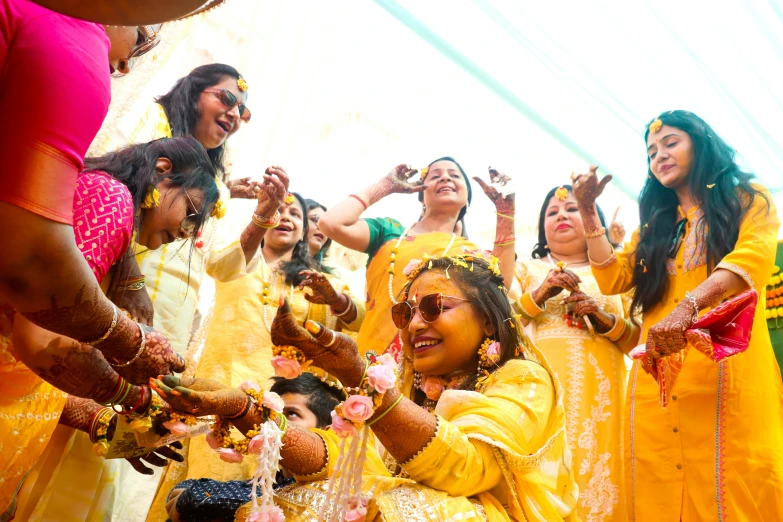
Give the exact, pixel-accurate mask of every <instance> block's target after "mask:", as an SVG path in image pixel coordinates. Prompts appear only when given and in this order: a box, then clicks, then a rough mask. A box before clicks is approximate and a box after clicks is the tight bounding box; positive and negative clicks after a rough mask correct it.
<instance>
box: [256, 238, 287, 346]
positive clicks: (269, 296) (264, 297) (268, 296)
mask: <svg viewBox="0 0 783 522" xmlns="http://www.w3.org/2000/svg"><path fill="white" fill-rule="evenodd" d="M261 259H262V261H263V263H261V280H262V281H263V284H264V286H263V288H264V289H263V291H262V292H261V310H262V314H261V317H262V319H263V320H264V327H265V328H266V331H267V332H269V333H270V334H271V333H272V330H271V328H270V326H269V318H268V317H267V316H266V305H268V304H269V303H271V302H274V294H275V293H277V295H278V296H280V294H281V293H282V292H284V291H285V280H283V286H282V288H280V291H278V290H277V279H278V277H277V270H272V280H273V281H274V284H275V287H274V292H272V290H271V287H272V283H270V282H269V281H267V280H266V266H267V262H266V257H264V253H263V252H261ZM288 302H289V303H292V304H293V302H294V285H291V297H290V299H289V300H288Z"/></svg>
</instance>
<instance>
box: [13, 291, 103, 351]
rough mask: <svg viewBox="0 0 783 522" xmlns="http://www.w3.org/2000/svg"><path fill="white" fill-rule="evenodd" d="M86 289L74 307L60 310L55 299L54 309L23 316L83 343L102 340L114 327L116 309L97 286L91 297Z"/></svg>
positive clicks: (74, 303)
mask: <svg viewBox="0 0 783 522" xmlns="http://www.w3.org/2000/svg"><path fill="white" fill-rule="evenodd" d="M88 292H89V289H88V288H87V287H86V286H84V287H82V288H81V290H79V292H77V294H76V298H75V299H74V302H73V304H72V305H65V306H59V303H58V302H57V299H56V298H55V297H54V296H52V298H51V304H52V306H51V308H50V309H48V310H40V311H38V312H23V313H22V315H24V316H25V317H26V318H27V319H28V320H30V322H32V323H34V324H36V325H38V326H40V327H41V328H44V329H46V330H49V331H51V332H55V333H59V334H62V335H65V336H68V337H71V338H72V339H77V340H80V341H82V342H88V341H93V340H95V339H100V337H101V336H102V335H103V334H105V333H106V332H107V331H108V329H109V327H110V326H111V323H112V318H113V316H114V309H113V307H112V304H111V303H110V302H109V300H108V299H106V297H105V296H104V295H103V294H102V293H101V292H100V289H99V288H98V287H97V286H96V287H95V290H94V291H93V292H92V295H88Z"/></svg>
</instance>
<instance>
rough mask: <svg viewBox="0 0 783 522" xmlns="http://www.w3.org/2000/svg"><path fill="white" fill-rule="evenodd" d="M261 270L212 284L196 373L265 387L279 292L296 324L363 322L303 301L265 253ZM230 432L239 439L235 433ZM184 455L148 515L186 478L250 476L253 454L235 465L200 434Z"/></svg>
mask: <svg viewBox="0 0 783 522" xmlns="http://www.w3.org/2000/svg"><path fill="white" fill-rule="evenodd" d="M258 262H259V269H258V270H256V271H255V272H254V273H253V274H251V275H249V276H248V277H245V278H243V279H240V280H236V281H231V282H228V283H217V285H216V289H215V309H214V312H213V315H212V321H211V323H210V328H209V333H208V334H207V339H206V342H205V349H204V353H203V355H202V356H201V359H200V361H199V364H198V368H197V369H196V372H195V376H196V377H203V378H207V379H214V380H217V381H219V382H222V383H224V384H227V385H229V386H234V387H238V386H239V385H240V384H242V382H244V381H246V380H252V381H255V382H257V383H259V384H260V385H261V386H262V387H264V388H267V387H268V386H269V378H270V377H272V375H273V374H274V372H273V369H272V365H271V364H270V360H271V359H272V339H271V336H270V334H269V330H268V329H267V326H269V327H271V326H272V321H273V320H274V318H275V314H276V313H277V303H278V297H279V296H280V294H281V293H282V294H284V295H285V296H286V297H287V298H288V300H289V304H290V305H291V309H292V311H293V313H294V315H295V316H296V318H297V321H298V322H299V324H304V322H305V321H306V320H308V319H311V320H313V321H317V322H319V323H321V324H323V325H325V326H327V327H329V328H332V329H335V330H338V331H340V330H347V331H348V332H350V331H354V332H355V331H356V330H358V329H359V326H361V321H362V319H363V316H362V314H361V313H358V314H357V318H356V320H355V321H354V322H352V323H350V324H347V325H346V324H344V323H343V322H342V321H340V320H339V319H338V318H336V317H334V315H332V313H331V311H330V309H329V307H327V306H324V305H316V304H311V303H310V302H308V301H307V300H305V298H304V295H305V292H308V293H309V291H310V290H309V289H306V290H305V291H300V290H299V287H294V289H293V294H292V293H291V289H292V287H291V286H289V285H286V284H285V282H284V281H283V278H284V276H283V274H282V273H275V274H274V275H273V272H272V271H271V270H270V269H269V267H268V266H267V265H266V262H265V261H264V259H263V256H259V261H258ZM267 280H268V281H269V282H273V281H274V282H273V284H272V293H271V295H270V296H269V297H270V298H269V302H270V304H269V305H267V306H266V307H264V306H263V305H262V292H263V289H264V281H267ZM337 281H339V280H336V279H332V282H333V286H335V287H336V289H337V290H339V291H342V292H346V293H348V288H347V287H346V286H345V285H344V284H341V283H339V282H337ZM234 436H235V437H237V438H239V437H240V436H241V435H239V433H238V432H235V433H234ZM189 442H190V444H189V448H188V450H187V460H186V462H184V463H182V464H178V463H171V464H170V465H169V466H168V467H167V470H166V475H165V476H164V479H163V481H162V483H161V486H160V487H159V491H158V493H157V495H156V497H155V501H154V502H153V505H152V508H151V509H150V514H149V516H148V518H147V520H150V521H161V522H162V521H164V520H166V518H168V516H167V515H166V514H165V509H164V507H165V503H166V496H167V495H168V493H169V491H171V488H172V487H174V486H175V485H176V484H177V483H178V482H180V481H182V480H185V479H186V478H202V477H205V478H211V479H215V480H240V479H249V478H251V477H252V476H253V471H254V469H255V459H252V458H249V459H245V461H244V462H243V463H242V464H241V465H239V464H228V463H226V462H223V461H222V460H220V458H219V457H218V455H217V453H215V451H214V450H212V449H211V448H210V447H209V446H208V445H207V443H206V440H205V439H204V437H198V438H195V439H192V440H190V441H189Z"/></svg>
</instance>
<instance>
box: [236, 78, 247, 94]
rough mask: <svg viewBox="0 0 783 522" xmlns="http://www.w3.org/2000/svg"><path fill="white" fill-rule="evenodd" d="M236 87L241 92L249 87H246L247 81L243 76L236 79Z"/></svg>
mask: <svg viewBox="0 0 783 522" xmlns="http://www.w3.org/2000/svg"><path fill="white" fill-rule="evenodd" d="M237 88H238V89H239V90H240V91H241V92H246V91H247V90H248V89H249V88H250V87H248V85H247V82H246V81H245V79H244V78H240V79H238V80H237Z"/></svg>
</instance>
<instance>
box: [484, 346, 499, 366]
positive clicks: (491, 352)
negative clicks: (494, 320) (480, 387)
mask: <svg viewBox="0 0 783 522" xmlns="http://www.w3.org/2000/svg"><path fill="white" fill-rule="evenodd" d="M487 359H488V360H489V362H491V363H496V362H498V361H499V360H500V343H499V342H497V341H494V342H492V343H490V345H489V346H487Z"/></svg>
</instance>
